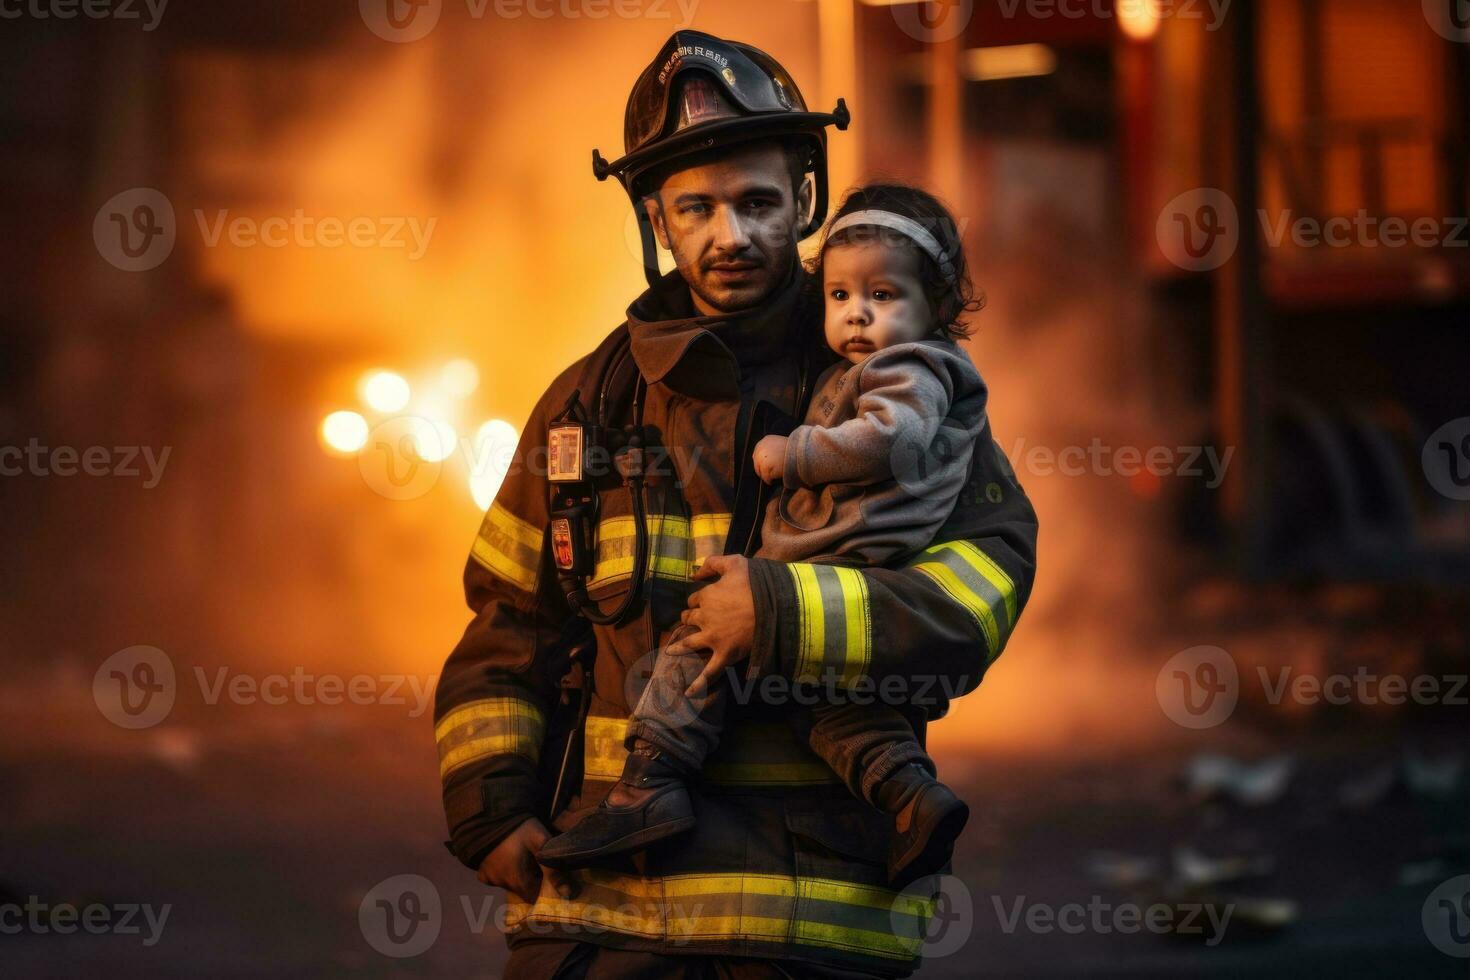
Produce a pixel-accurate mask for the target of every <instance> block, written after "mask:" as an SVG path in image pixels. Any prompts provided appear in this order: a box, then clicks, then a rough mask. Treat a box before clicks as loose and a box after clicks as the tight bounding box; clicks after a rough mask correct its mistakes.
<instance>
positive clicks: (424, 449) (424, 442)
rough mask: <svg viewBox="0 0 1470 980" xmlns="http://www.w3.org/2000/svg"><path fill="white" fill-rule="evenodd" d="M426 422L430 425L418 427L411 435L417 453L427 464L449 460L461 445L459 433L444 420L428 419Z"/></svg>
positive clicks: (415, 427)
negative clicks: (459, 444)
mask: <svg viewBox="0 0 1470 980" xmlns="http://www.w3.org/2000/svg"><path fill="white" fill-rule="evenodd" d="M424 421H425V422H427V423H428V424H427V425H416V426H414V427H413V430H412V432H411V433H410V437H411V438H412V439H413V447H414V449H415V451H417V452H418V454H419V456H420V457H421V458H422V459H423V460H424V461H425V462H427V463H438V462H441V461H442V460H446V459H448V458H449V457H450V456H451V455H453V454H454V450H455V448H456V446H457V445H458V443H459V433H457V432H455V431H454V426H453V425H450V424H449V423H448V422H447V421H445V420H444V419H442V418H433V417H428V418H425V419H424Z"/></svg>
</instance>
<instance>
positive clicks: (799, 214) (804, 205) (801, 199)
mask: <svg viewBox="0 0 1470 980" xmlns="http://www.w3.org/2000/svg"><path fill="white" fill-rule="evenodd" d="M815 183H816V182H815V181H811V180H803V181H802V182H801V188H800V189H799V190H798V191H797V192H796V233H797V235H800V234H801V231H802V229H803V228H805V227H806V223H807V220H808V219H809V218H810V217H811V213H812V195H813V194H815V193H816V192H817V191H816V188H815V187H814V186H813V185H814V184H815Z"/></svg>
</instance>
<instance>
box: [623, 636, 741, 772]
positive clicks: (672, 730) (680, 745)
mask: <svg viewBox="0 0 1470 980" xmlns="http://www.w3.org/2000/svg"><path fill="white" fill-rule="evenodd" d="M693 632H696V630H695V628H694V627H692V626H680V627H679V628H677V629H675V630H674V631H673V633H671V634H670V635H669V637H668V639H667V640H666V641H665V643H664V647H663V648H662V649H660V650H659V651H658V655H657V656H655V657H654V659H653V670H652V672H651V674H650V675H649V678H648V686H647V687H645V688H644V689H643V694H642V696H641V697H640V698H639V699H638V703H637V704H636V705H634V706H633V716H632V723H631V724H629V726H628V735H627V738H626V739H625V740H624V744H626V745H627V747H628V750H629V751H632V749H633V748H634V747H635V745H636V743H637V742H638V741H640V740H641V741H643V742H646V743H648V744H650V745H653V746H655V747H657V748H659V749H662V750H663V751H664V752H666V753H668V754H669V755H670V756H672V757H673V759H674V760H675V761H676V762H678V763H679V764H680V765H682V766H685V767H686V768H688V769H691V770H694V771H698V770H700V769H703V768H704V760H705V759H706V758H707V757H708V756H709V754H710V753H711V752H713V751H714V750H715V746H717V745H719V744H720V731H721V730H722V729H723V728H724V724H725V703H726V701H727V700H728V697H729V691H728V687H727V684H726V682H725V678H724V677H723V676H720V677H717V678H715V680H714V681H712V682H711V683H710V685H709V687H708V688H707V689H706V691H705V693H704V694H703V695H701V696H700V697H697V698H691V697H687V696H686V695H685V694H684V692H685V691H686V690H687V689H688V687H689V685H690V684H692V683H693V682H694V679H695V678H696V677H698V676H699V674H700V672H701V671H703V670H704V666H705V663H706V661H707V660H708V659H709V658H708V651H702V652H701V653H685V654H672V655H671V654H669V653H668V647H669V646H670V645H671V644H673V643H674V642H675V641H676V640H678V639H681V638H682V637H684V636H687V635H688V634H689V633H693Z"/></svg>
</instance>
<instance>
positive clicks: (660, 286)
mask: <svg viewBox="0 0 1470 980" xmlns="http://www.w3.org/2000/svg"><path fill="white" fill-rule="evenodd" d="M808 279H809V276H808V274H807V273H806V272H805V271H804V270H803V269H802V268H801V266H800V264H799V263H796V262H793V263H792V271H791V274H790V275H789V276H788V277H787V280H786V282H785V283H784V284H783V285H781V286H779V287H778V288H777V290H776V292H775V293H774V294H773V295H772V297H771V298H770V299H768V300H767V301H766V302H765V303H764V304H763V305H761V306H759V307H756V308H754V309H751V310H742V311H741V312H739V313H727V314H721V315H717V316H705V315H702V314H700V313H698V312H696V311H695V309H694V302H693V300H692V299H691V298H690V295H689V286H688V284H686V283H685V281H684V278H683V276H681V275H680V274H679V272H678V270H674V271H673V272H670V273H668V274H667V275H665V276H664V277H663V278H662V279H660V280H659V281H658V283H657V284H656V285H654V286H652V287H650V288H649V289H648V290H647V291H645V292H644V293H643V295H641V296H639V297H638V298H637V299H636V300H634V301H633V303H632V305H630V306H629V307H628V331H629V334H630V336H631V339H632V351H633V360H634V361H636V362H637V364H638V369H639V371H641V372H642V373H643V376H644V378H646V379H647V380H648V382H649V384H658V383H660V382H663V383H667V384H668V385H669V386H670V387H673V388H677V389H680V390H684V391H688V392H689V393H691V394H698V393H701V392H704V393H709V394H716V393H724V394H727V395H728V392H727V390H726V389H727V388H728V387H729V384H730V383H738V379H739V372H740V370H741V369H742V368H750V367H754V366H756V365H759V364H764V363H766V362H768V361H771V360H774V359H776V358H778V357H780V356H782V355H784V354H789V353H790V352H791V351H793V350H795V349H796V348H797V347H798V345H799V344H801V343H802V342H803V341H806V340H809V339H810V338H809V337H808V336H807V334H808V332H809V331H810V330H811V329H812V320H811V318H810V316H808V315H807V313H806V308H807V306H808V301H807V295H806V293H807V291H806V289H805V288H804V287H805V286H806V285H807V280H808ZM720 364H723V365H725V367H726V370H725V371H722V372H716V373H717V374H720V375H723V377H717V378H711V377H708V376H707V374H706V372H708V371H709V370H710V369H712V368H716V367H717V366H718V365H720ZM712 386H713V387H712ZM737 391H738V389H737Z"/></svg>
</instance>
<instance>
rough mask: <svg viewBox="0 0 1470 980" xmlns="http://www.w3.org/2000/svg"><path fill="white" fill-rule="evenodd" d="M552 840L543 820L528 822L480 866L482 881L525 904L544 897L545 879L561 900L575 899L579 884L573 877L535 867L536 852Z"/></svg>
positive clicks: (502, 842) (498, 846) (487, 856)
mask: <svg viewBox="0 0 1470 980" xmlns="http://www.w3.org/2000/svg"><path fill="white" fill-rule="evenodd" d="M550 838H551V835H550V834H549V833H547V832H546V828H545V827H544V826H543V825H542V823H541V821H540V820H537V819H536V818H535V817H532V818H531V819H529V820H527V821H526V822H525V823H523V824H521V825H520V826H519V827H517V828H516V829H515V830H512V831H511V832H510V835H509V836H508V837H506V838H505V839H504V840H503V841H501V842H500V843H499V844H496V845H495V849H494V850H493V851H491V852H490V853H489V854H487V855H485V860H484V861H482V862H481V863H480V873H479V879H480V881H481V882H482V883H483V884H486V885H491V886H493V887H496V888H504V889H505V890H507V891H510V892H514V893H515V894H516V895H519V896H520V898H521V900H522V901H525V902H534V901H536V899H537V897H538V896H540V894H541V881H542V878H543V876H544V877H545V879H546V880H547V881H549V882H550V883H551V887H553V888H555V889H556V893H557V894H558V895H560V896H561V897H562V898H575V897H576V895H577V883H576V881H574V880H573V879H572V878H571V876H569V875H567V874H564V873H563V872H560V871H557V870H554V869H552V868H546V867H542V866H541V865H539V864H537V863H536V852H537V851H539V850H541V845H542V844H545V843H546V842H547V841H548V840H549V839H550Z"/></svg>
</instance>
